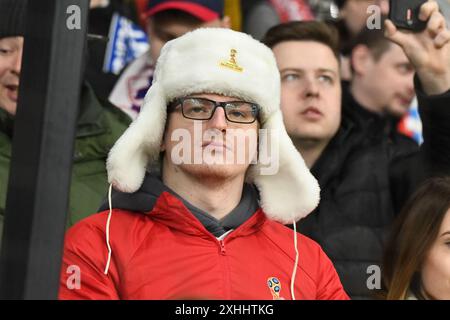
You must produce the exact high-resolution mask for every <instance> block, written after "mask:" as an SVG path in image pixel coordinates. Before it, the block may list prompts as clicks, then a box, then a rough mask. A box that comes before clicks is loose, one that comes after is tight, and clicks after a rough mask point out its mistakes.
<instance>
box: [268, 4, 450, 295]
mask: <svg viewBox="0 0 450 320" xmlns="http://www.w3.org/2000/svg"><path fill="white" fill-rule="evenodd" d="M421 17H422V18H423V19H424V20H427V19H428V18H430V17H431V18H430V21H429V22H428V26H427V30H426V31H424V32H422V33H419V34H405V33H402V32H399V31H397V30H396V29H395V27H394V26H393V25H392V24H391V23H390V21H388V22H387V24H386V27H387V29H386V32H387V34H388V37H389V38H390V39H391V40H394V41H395V42H396V43H397V44H398V45H399V46H401V47H402V48H403V50H404V51H405V54H406V56H407V57H408V58H409V60H410V61H411V64H412V65H413V66H414V67H415V69H416V70H417V81H416V92H417V95H418V98H419V101H420V107H421V114H422V118H423V119H424V133H425V134H424V136H425V142H424V144H423V145H422V147H421V149H420V152H410V153H406V154H405V153H404V152H403V150H399V148H398V146H397V145H396V144H393V143H391V142H390V141H389V140H388V139H379V137H375V138H374V137H373V136H371V135H370V134H368V132H367V129H368V127H370V123H367V122H366V121H361V118H360V117H358V116H356V115H355V113H353V112H348V109H347V108H346V107H343V109H342V119H341V118H340V115H341V99H340V97H341V84H340V81H339V60H338V48H337V46H336V38H335V37H334V35H333V34H334V33H333V31H330V29H328V28H327V26H326V25H325V24H322V23H320V22H308V23H303V22H294V23H291V24H285V25H279V26H277V27H274V28H273V29H271V30H269V32H268V33H267V35H266V37H265V40H264V42H265V43H266V44H267V45H268V46H269V47H271V48H272V50H273V52H274V54H275V57H276V59H277V64H278V68H279V70H280V74H281V99H282V100H281V104H282V110H283V115H284V119H285V123H286V127H287V130H288V133H289V134H290V137H291V139H292V140H293V142H294V144H295V145H296V146H297V149H298V150H299V151H300V152H301V154H302V156H303V157H304V159H305V161H306V163H307V165H308V166H309V167H310V168H311V172H312V173H313V175H314V176H315V177H316V178H317V179H318V181H319V185H320V186H321V202H320V205H319V207H318V208H317V209H316V210H315V212H314V214H312V215H310V216H309V217H307V218H306V219H304V220H302V221H301V222H300V223H299V224H298V227H299V229H300V230H301V231H302V232H304V233H305V234H307V235H309V236H310V237H311V238H313V239H315V240H316V241H318V242H319V243H320V244H321V245H322V247H323V248H324V251H325V252H326V253H327V254H328V255H329V256H330V259H331V260H332V261H333V263H334V264H335V266H336V270H337V271H338V273H339V275H340V277H341V280H342V283H343V285H344V288H345V289H346V291H347V292H348V293H349V294H350V296H351V297H352V298H371V297H373V296H374V293H375V291H373V290H374V289H380V287H379V286H378V284H379V283H380V282H379V281H377V279H378V280H380V279H379V277H378V278H377V276H379V274H377V273H376V272H377V271H376V270H377V268H376V267H377V266H379V264H380V261H381V255H382V251H383V239H384V236H385V234H386V229H388V228H389V226H390V224H391V222H392V221H393V219H394V217H395V215H396V214H397V213H398V212H399V209H400V208H401V206H402V205H403V203H404V202H405V200H406V199H407V198H408V196H409V195H410V194H411V193H412V191H413V190H414V189H415V188H416V186H417V185H418V184H419V182H421V181H423V180H424V179H425V178H426V177H428V176H430V175H440V174H447V175H448V174H450V153H449V152H450V126H449V124H450V108H449V105H450V101H449V100H450V31H449V30H448V29H446V28H445V24H444V23H443V21H444V18H443V16H442V15H441V14H439V13H438V7H437V5H436V3H435V2H428V3H426V4H424V5H423V6H422V16H421ZM378 81H383V78H381V79H378ZM374 272H375V274H374Z"/></svg>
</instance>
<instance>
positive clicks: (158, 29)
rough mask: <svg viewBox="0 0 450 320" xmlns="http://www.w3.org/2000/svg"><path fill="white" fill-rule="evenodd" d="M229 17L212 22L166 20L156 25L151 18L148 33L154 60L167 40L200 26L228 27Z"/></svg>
mask: <svg viewBox="0 0 450 320" xmlns="http://www.w3.org/2000/svg"><path fill="white" fill-rule="evenodd" d="M228 23H229V21H228V18H224V19H222V20H220V19H217V20H214V21H210V22H203V23H202V22H199V23H190V24H186V23H183V22H179V21H174V20H172V21H166V22H165V23H164V24H159V25H155V24H154V21H153V19H152V18H149V20H148V23H147V33H148V36H149V39H150V42H151V46H150V55H151V58H152V61H154V62H156V60H158V57H159V54H160V52H161V48H162V47H163V46H164V45H165V44H166V42H168V41H170V40H173V39H176V38H178V37H181V36H182V35H184V34H185V33H187V32H189V31H193V30H195V29H198V28H207V27H210V28H221V27H228Z"/></svg>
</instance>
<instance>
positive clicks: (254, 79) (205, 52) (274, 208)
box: [107, 28, 320, 224]
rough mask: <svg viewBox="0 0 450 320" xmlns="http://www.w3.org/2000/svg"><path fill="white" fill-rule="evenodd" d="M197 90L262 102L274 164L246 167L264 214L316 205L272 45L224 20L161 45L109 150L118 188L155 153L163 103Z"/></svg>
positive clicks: (130, 187)
mask: <svg viewBox="0 0 450 320" xmlns="http://www.w3.org/2000/svg"><path fill="white" fill-rule="evenodd" d="M194 93H215V94H220V95H225V96H229V97H239V98H241V99H243V100H246V101H251V102H253V103H257V104H259V106H260V107H261V111H260V121H261V123H260V125H261V128H262V129H275V130H276V131H275V132H277V135H278V137H277V140H278V145H279V159H277V160H278V161H279V169H278V171H277V172H276V173H275V174H272V175H264V174H261V170H260V169H261V168H262V167H260V166H261V164H259V162H258V163H257V164H255V165H253V166H252V167H251V170H253V172H252V174H251V175H250V176H252V177H253V181H251V182H253V183H254V184H255V185H256V187H257V188H258V190H259V193H260V205H261V208H262V209H263V211H264V212H265V214H266V215H267V217H268V218H270V219H272V220H276V221H279V222H281V223H284V224H286V223H292V222H293V221H294V220H295V221H297V220H299V219H301V218H303V217H305V216H306V215H308V214H309V213H310V212H311V211H312V210H314V208H315V207H316V206H317V204H318V202H319V197H320V189H319V185H318V183H317V180H316V179H315V178H314V177H313V176H312V174H311V173H310V171H309V170H308V168H307V167H306V165H305V162H304V161H303V158H302V157H301V155H300V154H299V152H298V151H297V150H296V148H295V147H294V145H293V143H292V141H291V139H290V138H289V136H288V134H287V132H286V129H285V127H284V124H283V118H282V114H281V110H280V74H279V71H278V68H277V65H276V62H275V58H274V55H273V53H272V51H271V50H270V49H269V48H268V47H266V46H265V45H263V44H262V43H261V42H259V41H257V40H254V39H253V38H252V37H250V36H249V35H247V34H244V33H241V32H236V31H232V30H229V29H222V28H203V29H197V30H195V31H192V32H189V33H187V34H185V35H183V36H181V37H179V38H177V39H175V40H172V41H170V42H168V43H167V44H166V45H165V46H164V47H163V48H162V50H161V55H160V57H159V59H158V62H157V64H156V69H155V73H154V78H153V84H152V86H151V88H150V89H149V91H148V92H147V95H146V97H145V100H144V104H143V106H142V109H141V112H140V114H139V116H138V118H137V119H136V120H135V121H134V122H133V123H132V124H131V125H130V127H129V128H128V129H127V130H126V131H125V132H124V133H123V135H122V136H121V137H120V138H119V139H118V140H117V142H116V144H115V145H114V147H113V148H112V149H111V151H110V153H109V156H108V160H107V170H108V180H109V182H110V183H111V184H112V185H113V186H114V188H115V189H117V190H120V191H122V192H129V193H132V192H135V191H137V190H138V189H139V187H140V186H141V184H142V182H143V180H144V176H145V173H146V170H148V169H147V168H148V167H150V166H149V165H150V164H152V163H154V162H155V161H158V158H159V154H160V147H161V141H162V138H163V133H164V129H165V123H166V118H167V110H166V109H167V105H168V103H169V102H171V101H173V100H174V99H175V98H179V97H183V96H187V95H190V94H194ZM268 137H269V138H268V139H271V138H270V135H269V136H268ZM260 145H261V143H260ZM266 167H267V166H266Z"/></svg>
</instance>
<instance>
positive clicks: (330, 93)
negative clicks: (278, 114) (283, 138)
mask: <svg viewBox="0 0 450 320" xmlns="http://www.w3.org/2000/svg"><path fill="white" fill-rule="evenodd" d="M273 52H274V54H275V58H276V60H277V64H278V69H279V70H280V75H281V109H282V111H283V118H284V123H285V125H286V129H287V131H288V133H289V135H290V136H291V138H293V139H300V140H305V141H308V140H311V141H317V142H321V141H322V142H328V141H329V140H331V138H332V137H333V136H334V135H335V134H336V132H337V130H338V128H339V125H340V122H341V84H340V79H339V63H338V61H337V59H336V57H335V56H334V54H333V52H332V50H331V49H330V48H329V47H327V46H326V45H324V44H321V43H319V42H315V41H285V42H281V43H279V44H277V45H275V47H274V48H273Z"/></svg>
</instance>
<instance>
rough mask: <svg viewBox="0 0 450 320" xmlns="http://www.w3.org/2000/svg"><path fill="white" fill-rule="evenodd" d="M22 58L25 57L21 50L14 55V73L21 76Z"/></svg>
mask: <svg viewBox="0 0 450 320" xmlns="http://www.w3.org/2000/svg"><path fill="white" fill-rule="evenodd" d="M22 56H23V51H22V50H19V51H17V52H16V53H15V54H14V57H13V59H14V61H13V65H12V66H13V70H12V71H13V73H15V74H17V75H20V71H21V68H22Z"/></svg>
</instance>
